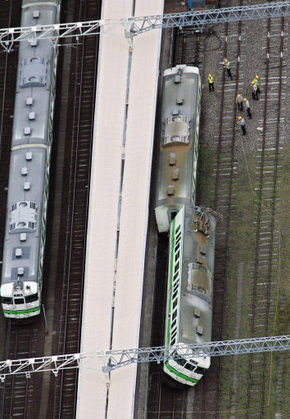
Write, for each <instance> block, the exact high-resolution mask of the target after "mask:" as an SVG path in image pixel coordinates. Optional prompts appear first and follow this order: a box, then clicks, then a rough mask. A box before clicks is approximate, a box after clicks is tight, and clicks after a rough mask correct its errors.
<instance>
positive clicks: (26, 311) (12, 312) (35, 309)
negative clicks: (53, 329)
mask: <svg viewBox="0 0 290 419" xmlns="http://www.w3.org/2000/svg"><path fill="white" fill-rule="evenodd" d="M38 310H40V306H38V307H34V308H30V309H28V310H15V311H14V310H3V311H4V313H6V314H16V315H17V314H26V313H33V312H34V311H38Z"/></svg>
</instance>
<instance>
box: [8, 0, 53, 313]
mask: <svg viewBox="0 0 290 419" xmlns="http://www.w3.org/2000/svg"><path fill="white" fill-rule="evenodd" d="M59 11H60V0H50V1H49V2H47V1H44V0H37V1H35V0H23V2H22V17H21V25H22V26H34V25H41V24H49V23H57V22H58V21H59ZM56 62H57V51H56V49H54V48H53V46H52V44H51V42H50V41H49V40H47V39H46V40H44V39H43V40H36V39H31V40H29V41H21V42H20V47H19V60H18V76H17V86H16V98H15V108H14V122H13V132H12V140H11V157H10V171H9V184H8V200H7V216H6V227H5V238H4V252H3V263H2V281H1V303H2V308H3V312H4V316H5V317H8V318H15V319H23V318H28V317H33V316H36V315H38V314H39V313H40V307H41V290H42V276H43V275H42V271H43V255H44V246H45V237H46V234H45V231H46V213H47V201H48V188H49V169H50V152H51V144H52V137H53V127H52V123H53V112H54V99H55V91H56V87H55V82H56Z"/></svg>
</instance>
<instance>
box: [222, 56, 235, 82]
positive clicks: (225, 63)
mask: <svg viewBox="0 0 290 419" xmlns="http://www.w3.org/2000/svg"><path fill="white" fill-rule="evenodd" d="M223 64H224V68H225V69H226V70H227V73H228V78H230V79H231V80H233V76H232V72H231V66H230V62H229V60H228V59H227V58H224V63H223Z"/></svg>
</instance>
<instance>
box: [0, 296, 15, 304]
mask: <svg viewBox="0 0 290 419" xmlns="http://www.w3.org/2000/svg"><path fill="white" fill-rule="evenodd" d="M1 303H2V304H12V303H13V300H12V298H11V297H1Z"/></svg>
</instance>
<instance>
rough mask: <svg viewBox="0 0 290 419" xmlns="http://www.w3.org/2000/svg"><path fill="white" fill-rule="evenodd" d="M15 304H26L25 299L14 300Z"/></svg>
mask: <svg viewBox="0 0 290 419" xmlns="http://www.w3.org/2000/svg"><path fill="white" fill-rule="evenodd" d="M14 303H15V304H24V298H14Z"/></svg>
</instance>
